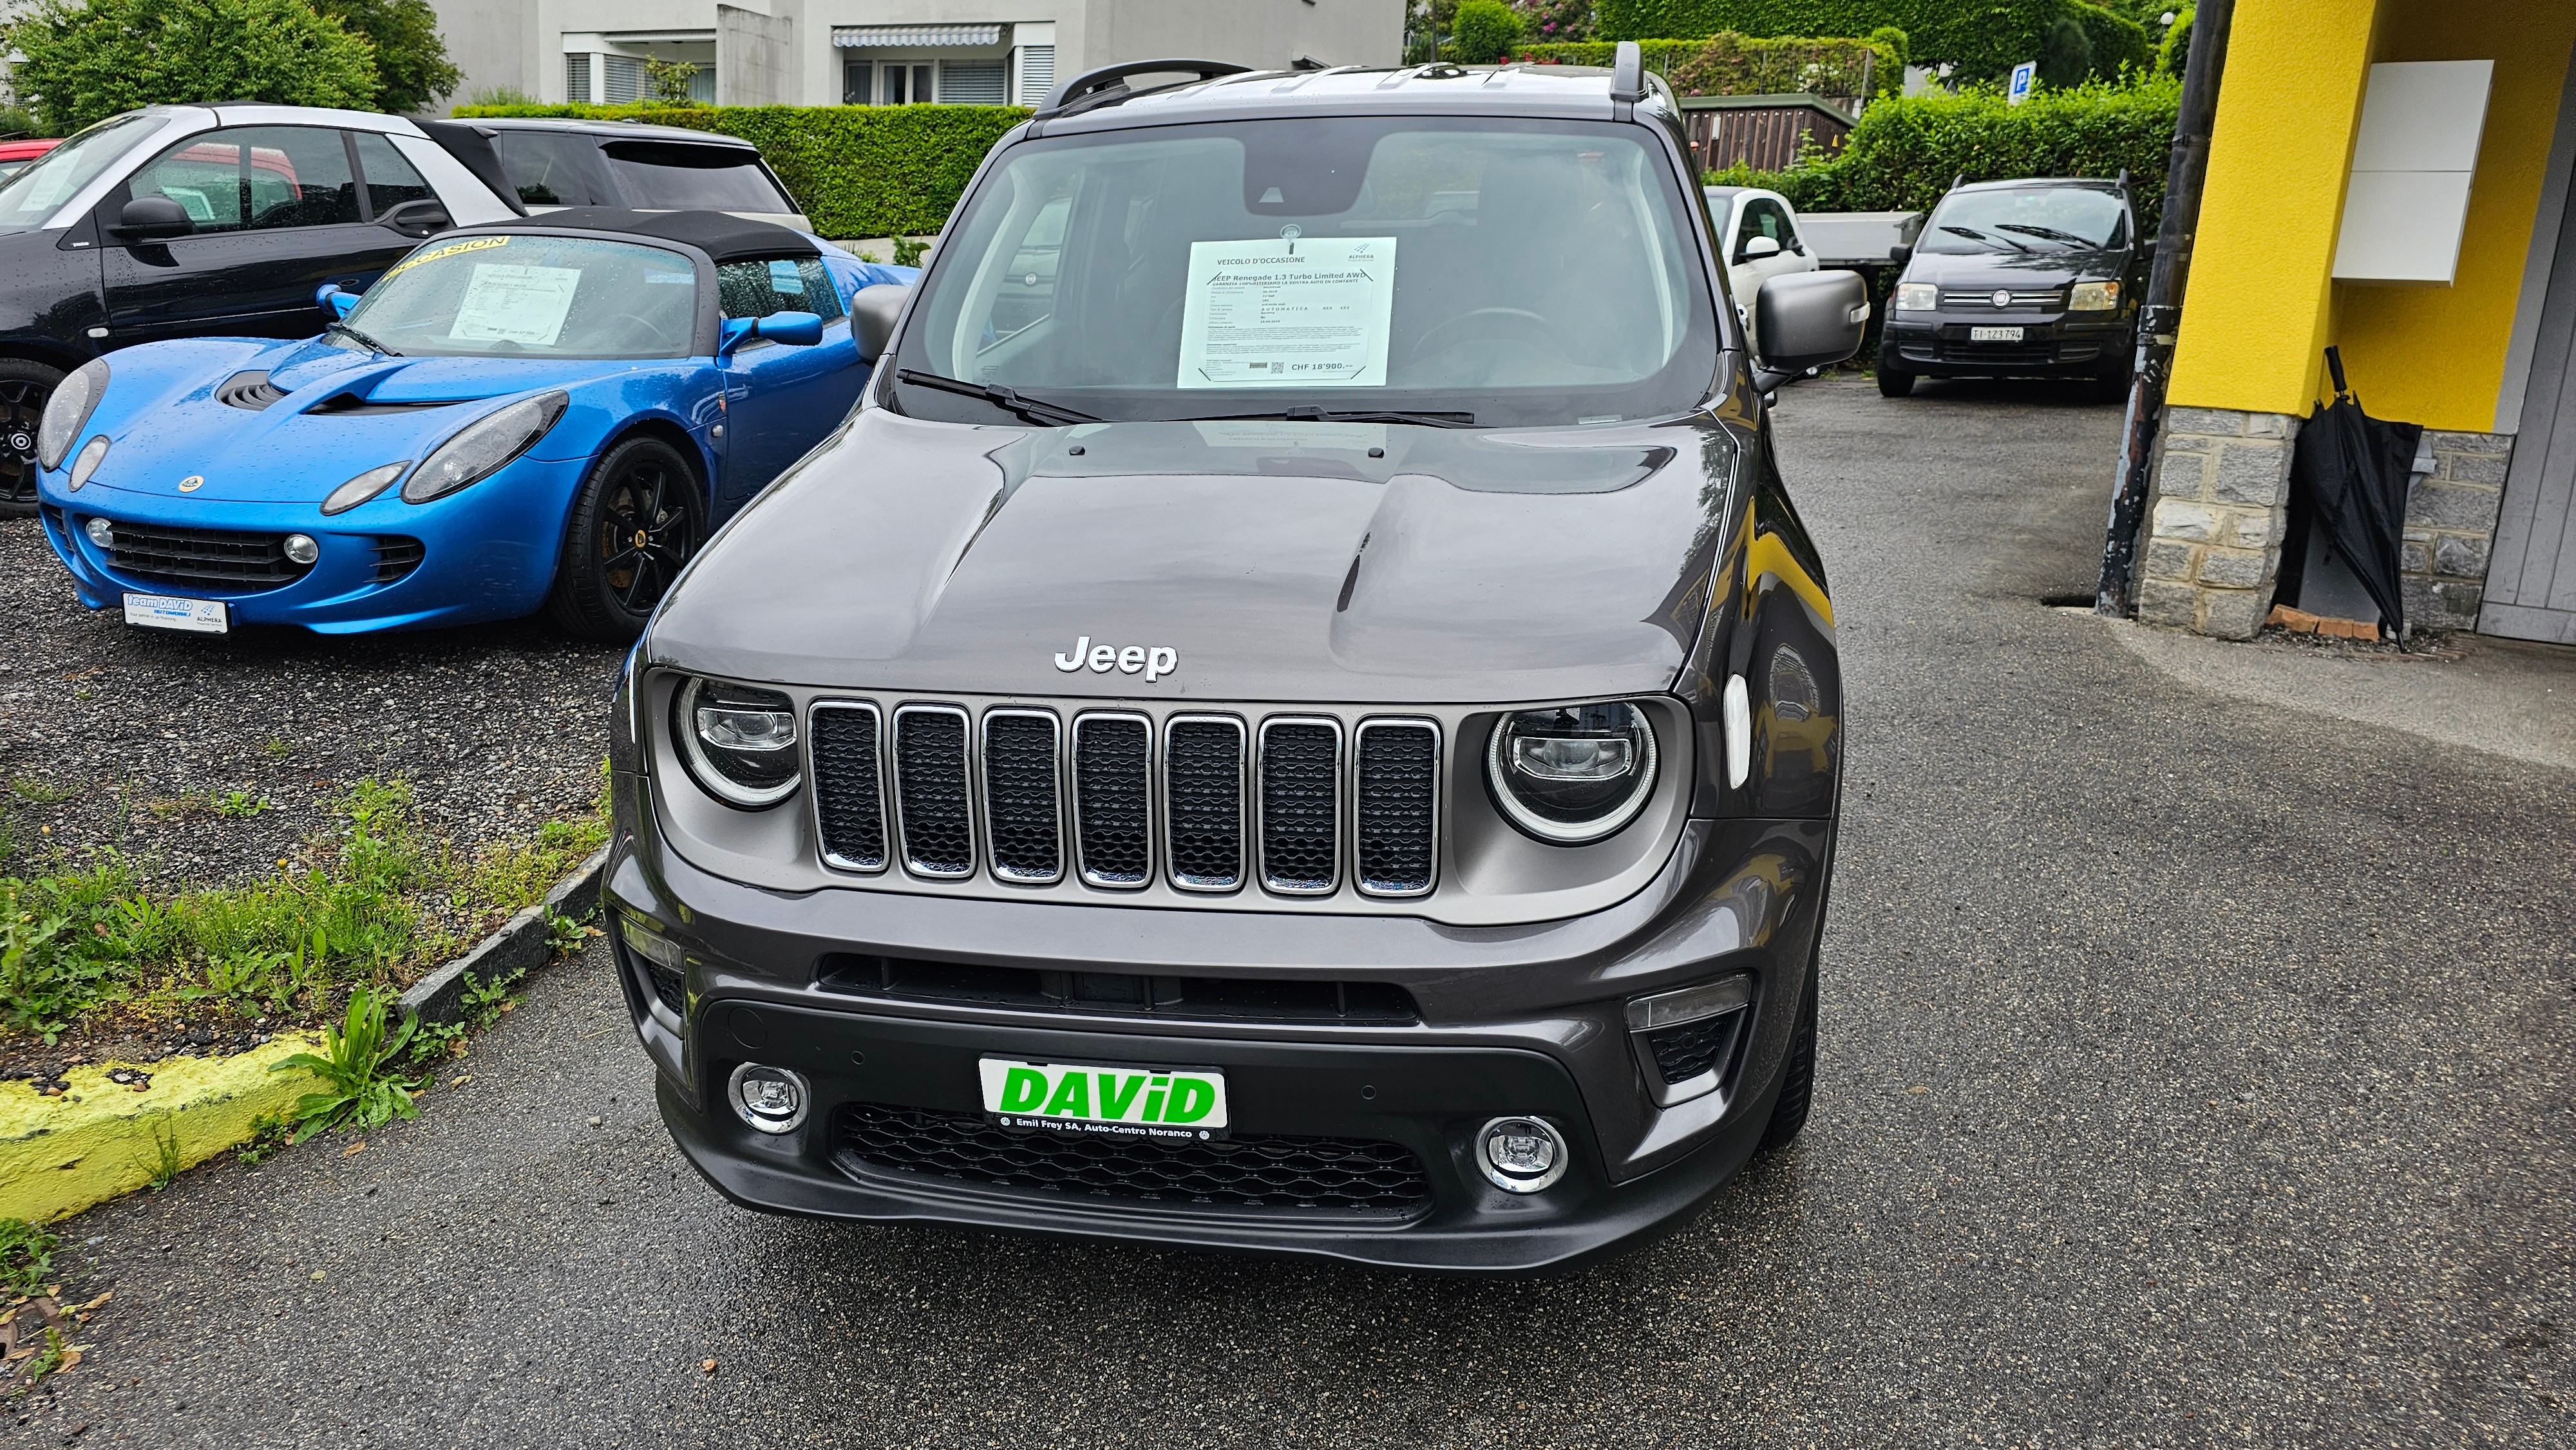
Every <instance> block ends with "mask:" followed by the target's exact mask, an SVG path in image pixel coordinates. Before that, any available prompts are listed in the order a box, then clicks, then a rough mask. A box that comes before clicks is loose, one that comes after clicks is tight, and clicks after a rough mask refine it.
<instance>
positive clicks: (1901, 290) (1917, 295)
mask: <svg viewBox="0 0 2576 1450" xmlns="http://www.w3.org/2000/svg"><path fill="white" fill-rule="evenodd" d="M1940 305H1941V289H1940V288H1939V287H1936V286H1934V285H1933V284H1932V283H1929V282H1899V283H1897V284H1896V310H1897V311H1899V312H1931V311H1934V310H1935V309H1937V308H1939V307H1940Z"/></svg>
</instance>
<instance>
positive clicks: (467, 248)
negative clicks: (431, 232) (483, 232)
mask: <svg viewBox="0 0 2576 1450" xmlns="http://www.w3.org/2000/svg"><path fill="white" fill-rule="evenodd" d="M508 245H510V239H509V238H508V237H467V238H466V239H465V240H463V241H461V242H449V243H448V244H447V245H446V246H443V247H434V248H432V249H430V250H429V251H426V252H423V253H421V254H420V255H418V256H416V257H405V258H404V259H402V260H401V261H399V262H396V263H394V264H393V266H391V267H389V268H387V269H386V271H385V276H387V277H398V276H401V275H402V274H403V273H405V272H408V271H410V270H411V269H412V268H414V267H417V266H419V265H420V264H421V263H423V262H435V261H437V260H438V259H439V258H441V257H453V256H455V255H456V254H457V253H459V252H480V251H484V250H486V249H488V248H492V247H506V246H508ZM378 280H382V279H381V278H380V279H378Z"/></svg>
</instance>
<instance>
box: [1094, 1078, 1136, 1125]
mask: <svg viewBox="0 0 2576 1450" xmlns="http://www.w3.org/2000/svg"><path fill="white" fill-rule="evenodd" d="M1119 1083H1120V1078H1119V1075H1118V1074H1117V1073H1114V1072H1104V1073H1102V1074H1101V1075H1100V1116H1102V1117H1104V1118H1107V1119H1109V1120H1110V1121H1111V1122H1116V1121H1118V1120H1120V1119H1122V1118H1125V1117H1126V1116H1127V1108H1128V1105H1129V1104H1131V1103H1133V1102H1135V1101H1136V1094H1138V1093H1140V1092H1143V1091H1144V1090H1145V1075H1144V1074H1143V1073H1141V1072H1131V1073H1129V1074H1127V1075H1126V1078H1125V1083H1126V1090H1125V1091H1124V1092H1121V1091H1120V1090H1119Z"/></svg>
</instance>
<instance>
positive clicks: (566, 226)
mask: <svg viewBox="0 0 2576 1450" xmlns="http://www.w3.org/2000/svg"><path fill="white" fill-rule="evenodd" d="M473 230H475V231H478V232H485V231H490V232H545V231H564V230H570V231H582V232H625V233H628V234H630V235H633V236H637V237H647V238H651V239H652V240H654V241H661V242H678V243H680V244H681V245H682V246H688V247H695V248H697V249H698V250H699V251H701V252H704V253H706V254H707V256H708V257H709V258H711V259H713V260H715V261H718V262H731V261H737V260H740V259H743V258H746V257H819V256H821V255H823V253H822V250H821V249H820V248H818V247H816V246H815V245H814V243H813V241H812V239H810V238H808V237H807V236H806V235H805V234H804V233H803V232H799V231H792V230H790V229H788V228H786V227H782V226H779V225H777V224H775V223H773V222H755V221H746V220H744V219H743V218H741V217H738V216H730V215H727V214H726V213H724V212H720V211H628V210H627V209H626V208H624V207H616V206H568V207H565V208H563V209H562V210H560V211H549V212H540V213H538V214H537V215H535V216H532V217H528V218H526V219H525V220H518V219H513V220H510V221H505V222H495V223H493V224H492V225H490V226H484V227H475V228H473Z"/></svg>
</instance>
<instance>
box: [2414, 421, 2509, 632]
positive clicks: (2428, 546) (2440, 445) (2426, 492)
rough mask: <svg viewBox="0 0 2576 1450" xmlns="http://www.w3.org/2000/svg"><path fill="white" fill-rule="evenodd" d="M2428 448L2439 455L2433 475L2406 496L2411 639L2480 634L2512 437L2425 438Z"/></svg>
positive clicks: (2418, 482) (2442, 435)
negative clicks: (2427, 634) (2421, 633)
mask: <svg viewBox="0 0 2576 1450" xmlns="http://www.w3.org/2000/svg"><path fill="white" fill-rule="evenodd" d="M2424 442H2425V443H2426V444H2427V445H2429V446H2430V447H2431V449H2432V451H2433V472H2432V473H2431V475H2430V476H2428V477H2425V478H2420V479H2417V480H2416V482H2415V488H2414V491H2413V492H2411V493H2409V494H2408V495H2407V496H2406V534H2405V541H2404V543H2403V544H2402V545H2401V546H2400V548H2401V553H2400V557H2399V559H2398V569H2399V572H2400V574H2401V575H2402V579H2401V582H2402V584H2403V585H2404V587H2405V590H2406V627H2407V631H2408V633H2410V634H2411V633H2413V632H2414V631H2416V630H2419V629H2475V628H2477V625H2478V605H2479V603H2480V602H2481V601H2482V600H2483V599H2484V598H2485V596H2486V582H2487V558H2488V556H2489V555H2490V554H2491V553H2492V552H2493V551H2494V547H2495V526H2496V510H2497V509H2498V508H2499V507H2500V506H2501V505H2502V504H2503V502H2504V475H2505V467H2506V465H2507V464H2510V463H2511V462H2512V461H2513V435H2511V434H2509V433H2426V434H2425V435H2424Z"/></svg>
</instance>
